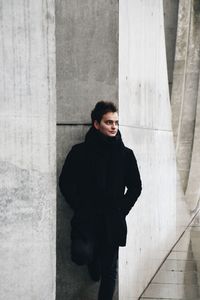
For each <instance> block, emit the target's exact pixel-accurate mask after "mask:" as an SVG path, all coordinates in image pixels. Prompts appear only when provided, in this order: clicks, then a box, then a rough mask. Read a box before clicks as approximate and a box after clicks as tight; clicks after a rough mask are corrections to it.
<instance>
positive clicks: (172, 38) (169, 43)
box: [163, 0, 179, 95]
mask: <svg viewBox="0 0 200 300" xmlns="http://www.w3.org/2000/svg"><path fill="white" fill-rule="evenodd" d="M178 4H179V0H163V11H164V28H165V44H166V55H167V71H168V82H169V92H170V95H171V89H172V81H173V70H174V57H175V47H176V32H177V20H178Z"/></svg>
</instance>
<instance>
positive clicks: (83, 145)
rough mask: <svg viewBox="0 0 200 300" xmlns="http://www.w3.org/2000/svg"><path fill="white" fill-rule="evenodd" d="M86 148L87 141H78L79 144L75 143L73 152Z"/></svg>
mask: <svg viewBox="0 0 200 300" xmlns="http://www.w3.org/2000/svg"><path fill="white" fill-rule="evenodd" d="M84 149H85V143H84V142H82V143H78V144H75V145H73V146H72V149H71V151H72V152H80V151H82V150H84Z"/></svg>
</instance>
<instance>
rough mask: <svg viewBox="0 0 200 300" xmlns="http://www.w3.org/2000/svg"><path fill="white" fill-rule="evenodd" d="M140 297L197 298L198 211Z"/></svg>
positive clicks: (199, 288)
mask: <svg viewBox="0 0 200 300" xmlns="http://www.w3.org/2000/svg"><path fill="white" fill-rule="evenodd" d="M140 299H141V300H150V299H151V300H152V299H155V300H156V299H165V300H169V299H173V300H174V299H176V300H200V213H198V215H197V216H196V217H195V219H194V220H193V222H192V223H191V225H190V226H189V227H188V228H187V230H186V231H185V233H184V234H183V235H182V237H181V238H180V240H179V241H178V243H177V244H176V245H175V247H174V248H173V250H172V251H171V253H170V254H169V256H168V257H167V259H166V260H165V261H164V263H163V265H162V266H161V268H160V269H159V271H158V272H157V274H156V275H155V277H154V278H153V280H152V282H151V283H150V285H149V286H148V288H147V289H146V290H145V292H144V293H143V295H142V297H141V298H140Z"/></svg>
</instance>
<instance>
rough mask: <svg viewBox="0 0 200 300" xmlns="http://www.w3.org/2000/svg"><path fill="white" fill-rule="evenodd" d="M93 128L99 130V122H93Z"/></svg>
mask: <svg viewBox="0 0 200 300" xmlns="http://www.w3.org/2000/svg"><path fill="white" fill-rule="evenodd" d="M94 127H95V128H96V129H97V130H99V122H98V121H97V120H95V121H94Z"/></svg>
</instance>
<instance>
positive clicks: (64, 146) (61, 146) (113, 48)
mask: <svg viewBox="0 0 200 300" xmlns="http://www.w3.org/2000/svg"><path fill="white" fill-rule="evenodd" d="M56 53H57V55H56V62H57V123H58V126H57V173H58V175H59V174H60V171H61V167H62V165H63V162H64V159H65V157H66V154H67V152H68V151H69V150H70V148H71V146H72V145H73V144H75V143H78V142H80V141H82V140H83V139H84V135H85V133H86V131H87V130H88V126H87V125H86V124H88V123H90V122H91V120H90V112H91V110H92V108H93V106H94V105H95V103H96V102H97V101H98V100H101V99H111V100H112V101H114V102H117V98H118V1H113V0H85V1H82V0H77V1H74V0H59V1H56ZM71 216H72V212H71V211H70V209H69V207H68V205H67V204H66V203H65V201H64V199H63V197H61V195H60V192H59V191H58V204H57V296H56V299H57V300H63V299H68V300H72V299H75V300H86V299H87V300H93V299H96V294H97V289H98V283H93V282H92V281H91V280H90V278H89V276H88V273H87V268H86V267H78V266H76V265H75V264H73V263H72V262H71V260H70V219H71Z"/></svg>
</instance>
